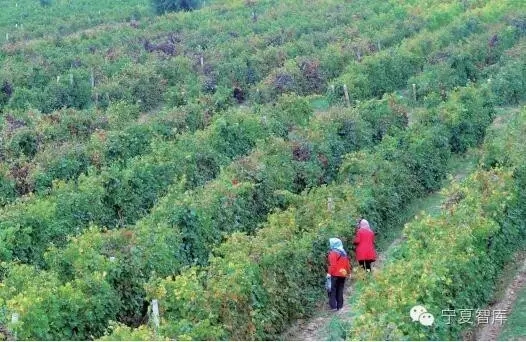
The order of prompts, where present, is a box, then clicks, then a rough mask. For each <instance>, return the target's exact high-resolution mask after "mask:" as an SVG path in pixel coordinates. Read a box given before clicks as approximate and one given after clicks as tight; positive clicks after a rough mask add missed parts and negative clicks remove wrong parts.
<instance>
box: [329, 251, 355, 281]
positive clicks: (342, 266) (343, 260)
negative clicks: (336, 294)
mask: <svg viewBox="0 0 526 342" xmlns="http://www.w3.org/2000/svg"><path fill="white" fill-rule="evenodd" d="M327 273H329V274H330V275H331V276H334V277H347V276H349V274H351V263H350V262H349V256H346V255H345V256H344V255H341V254H340V253H338V252H336V251H330V252H329V271H328V272H327Z"/></svg>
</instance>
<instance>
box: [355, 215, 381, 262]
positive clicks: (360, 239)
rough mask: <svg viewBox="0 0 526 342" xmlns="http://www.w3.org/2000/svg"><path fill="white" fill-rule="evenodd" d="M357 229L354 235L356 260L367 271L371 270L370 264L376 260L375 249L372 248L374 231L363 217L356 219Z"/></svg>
mask: <svg viewBox="0 0 526 342" xmlns="http://www.w3.org/2000/svg"><path fill="white" fill-rule="evenodd" d="M357 226H358V230H357V231H356V235H355V237H354V244H355V245H356V260H358V263H359V264H360V265H361V266H362V267H363V269H364V270H365V271H367V272H371V264H372V263H373V262H374V261H376V249H375V248H374V232H373V230H372V229H371V227H370V226H369V222H367V220H364V219H360V220H359V221H358V225H357Z"/></svg>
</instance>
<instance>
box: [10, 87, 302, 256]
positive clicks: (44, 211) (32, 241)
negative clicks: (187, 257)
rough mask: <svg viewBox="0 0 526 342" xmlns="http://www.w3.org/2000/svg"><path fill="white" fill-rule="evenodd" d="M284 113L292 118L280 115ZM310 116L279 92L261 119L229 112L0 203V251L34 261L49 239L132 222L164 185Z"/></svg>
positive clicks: (215, 165) (191, 183)
mask: <svg viewBox="0 0 526 342" xmlns="http://www.w3.org/2000/svg"><path fill="white" fill-rule="evenodd" d="M291 111H293V112H294V113H296V116H287V113H290V112H291ZM310 115H311V109H310V107H309V104H308V103H307V102H306V101H305V100H302V99H297V98H296V97H286V98H283V100H282V101H281V102H280V104H279V105H277V106H276V108H274V109H273V110H271V111H269V112H268V118H267V123H266V124H265V123H264V122H262V120H261V118H260V116H259V115H254V114H247V113H244V112H242V111H238V112H233V113H230V114H228V115H225V116H222V117H221V118H218V119H217V120H215V121H214V122H213V123H212V124H211V125H210V127H208V128H207V129H206V130H204V131H197V132H196V133H195V134H190V133H188V134H182V135H181V136H180V137H179V139H177V140H176V141H174V142H172V141H168V142H163V141H157V142H154V143H153V145H152V151H153V152H152V153H151V154H149V155H146V156H142V157H138V158H134V159H133V161H132V162H130V163H129V165H128V166H127V167H123V168H121V167H119V166H118V165H112V166H111V167H110V168H108V169H107V170H103V171H102V172H100V173H96V172H95V171H94V170H90V172H89V173H88V175H82V176H81V177H79V179H78V180H77V181H75V182H67V183H65V182H57V183H56V184H55V186H54V188H53V190H52V192H51V194H50V195H49V196H29V197H28V198H26V199H24V200H23V201H19V202H17V203H13V204H11V205H7V206H5V207H4V208H2V210H1V212H0V217H1V218H2V219H1V220H0V240H1V241H2V246H1V247H0V256H1V258H2V259H3V260H13V259H18V260H21V261H23V262H29V263H31V262H36V263H40V262H41V261H42V253H43V251H44V250H45V249H46V248H47V247H48V246H49V244H50V243H52V242H53V243H55V244H58V245H61V244H63V243H64V242H65V240H66V237H67V236H68V235H70V234H77V233H79V232H80V231H82V230H83V229H84V228H85V227H87V226H88V225H89V224H90V223H95V224H97V225H100V226H107V227H115V226H122V225H126V224H132V223H134V222H135V221H136V220H137V219H139V218H140V217H142V216H144V215H145V214H146V213H147V212H148V211H149V209H150V208H152V206H153V205H154V204H155V202H156V201H157V199H158V198H159V197H160V196H162V194H164V193H166V191H167V189H168V186H169V185H170V184H172V183H174V182H175V183H176V182H178V181H181V180H182V179H184V180H185V185H184V188H185V189H191V188H193V187H196V186H198V185H202V184H204V183H205V182H207V181H209V180H211V179H213V178H215V176H216V175H217V174H219V170H220V168H221V167H222V166H224V165H228V164H229V163H230V161H231V160H232V159H233V158H235V157H237V156H240V155H244V154H247V153H248V152H249V151H250V150H251V149H252V147H253V146H255V144H256V141H257V140H258V139H262V138H265V137H267V136H269V135H272V134H276V135H278V136H279V135H282V134H285V135H286V134H287V131H288V130H289V129H291V127H292V126H293V125H294V124H295V123H297V124H304V123H305V122H308V118H309V116H310ZM294 120H298V121H297V122H295V121H294ZM182 161H184V162H182Z"/></svg>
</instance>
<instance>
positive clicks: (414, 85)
mask: <svg viewBox="0 0 526 342" xmlns="http://www.w3.org/2000/svg"><path fill="white" fill-rule="evenodd" d="M413 101H415V102H416V84H415V83H413Z"/></svg>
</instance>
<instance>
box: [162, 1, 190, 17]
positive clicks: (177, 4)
mask: <svg viewBox="0 0 526 342" xmlns="http://www.w3.org/2000/svg"><path fill="white" fill-rule="evenodd" d="M152 6H153V8H154V10H155V12H156V13H157V14H164V13H166V12H177V11H191V10H193V9H196V8H197V7H198V2H197V0H152Z"/></svg>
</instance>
